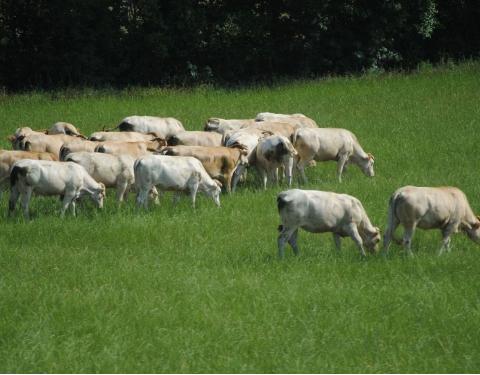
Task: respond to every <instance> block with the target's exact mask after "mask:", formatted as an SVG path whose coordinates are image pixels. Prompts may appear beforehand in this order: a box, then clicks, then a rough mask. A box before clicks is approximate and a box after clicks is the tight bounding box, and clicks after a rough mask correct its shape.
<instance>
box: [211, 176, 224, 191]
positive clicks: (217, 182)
mask: <svg viewBox="0 0 480 375" xmlns="http://www.w3.org/2000/svg"><path fill="white" fill-rule="evenodd" d="M213 181H215V183H216V184H217V186H218V187H219V188H220V189H221V188H222V186H223V185H222V183H221V182H220V181H218V180H217V179H216V178H214V179H213Z"/></svg>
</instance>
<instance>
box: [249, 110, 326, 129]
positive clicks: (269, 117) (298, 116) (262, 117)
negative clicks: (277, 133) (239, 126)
mask: <svg viewBox="0 0 480 375" xmlns="http://www.w3.org/2000/svg"><path fill="white" fill-rule="evenodd" d="M255 121H257V122H260V121H274V122H275V121H279V122H290V123H292V124H295V125H298V126H300V127H302V128H318V125H317V123H316V122H315V121H314V120H312V119H311V118H309V117H307V116H305V115H304V114H302V113H294V114H292V115H285V114H282V113H271V112H261V113H257V116H256V117H255Z"/></svg>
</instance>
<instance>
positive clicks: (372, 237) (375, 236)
mask: <svg viewBox="0 0 480 375" xmlns="http://www.w3.org/2000/svg"><path fill="white" fill-rule="evenodd" d="M381 239H382V237H381V235H380V228H379V227H374V228H373V230H372V231H370V232H369V233H366V236H365V238H364V239H363V242H364V244H365V247H366V248H367V250H368V251H369V252H370V253H375V252H376V251H377V245H378V243H379V242H380V240H381Z"/></svg>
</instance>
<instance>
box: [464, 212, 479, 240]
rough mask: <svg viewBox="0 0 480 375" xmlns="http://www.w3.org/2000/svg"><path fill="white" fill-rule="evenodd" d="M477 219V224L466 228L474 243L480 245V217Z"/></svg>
mask: <svg viewBox="0 0 480 375" xmlns="http://www.w3.org/2000/svg"><path fill="white" fill-rule="evenodd" d="M476 219H477V221H476V222H475V223H473V224H471V225H469V226H467V227H466V229H465V232H466V233H467V235H468V237H469V238H470V239H471V240H472V241H475V242H476V243H478V244H480V216H477V217H476Z"/></svg>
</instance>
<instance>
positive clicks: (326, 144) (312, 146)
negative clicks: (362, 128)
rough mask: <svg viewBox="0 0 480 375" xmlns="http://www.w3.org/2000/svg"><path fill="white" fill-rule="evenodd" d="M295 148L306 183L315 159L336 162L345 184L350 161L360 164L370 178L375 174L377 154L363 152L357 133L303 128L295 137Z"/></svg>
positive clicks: (343, 130) (339, 179)
mask: <svg viewBox="0 0 480 375" xmlns="http://www.w3.org/2000/svg"><path fill="white" fill-rule="evenodd" d="M293 146H294V147H295V149H296V150H297V152H298V162H297V168H298V169H299V171H300V174H301V176H302V178H303V181H304V182H305V183H306V182H307V176H306V175H305V171H304V169H305V166H306V165H307V164H309V163H310V162H311V161H312V160H316V161H329V160H336V161H337V177H338V181H339V182H342V173H343V170H344V168H345V166H346V164H347V162H351V163H353V164H356V165H357V166H358V167H359V168H360V169H361V170H362V172H363V173H364V174H365V175H366V176H369V177H373V176H374V175H375V172H374V170H373V164H374V157H373V155H372V154H367V153H366V152H365V151H363V149H362V146H360V143H359V142H358V140H357V137H356V136H355V134H353V133H352V132H350V131H348V130H346V129H335V128H318V129H310V128H301V129H298V130H297V131H295V134H294V135H293Z"/></svg>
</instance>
